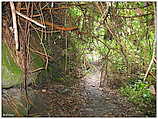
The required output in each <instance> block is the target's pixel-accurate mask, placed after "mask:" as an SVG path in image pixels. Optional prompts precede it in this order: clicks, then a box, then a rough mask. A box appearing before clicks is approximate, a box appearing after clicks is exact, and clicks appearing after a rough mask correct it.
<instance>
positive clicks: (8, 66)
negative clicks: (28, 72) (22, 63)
mask: <svg viewBox="0 0 158 119" xmlns="http://www.w3.org/2000/svg"><path fill="white" fill-rule="evenodd" d="M22 75H23V72H22V70H21V69H20V67H18V66H17V65H16V63H15V62H14V60H13V58H12V57H11V56H10V54H9V49H8V48H7V46H6V45H5V43H3V44H2V87H3V88H9V87H12V86H14V85H18V84H20V83H21V82H22V80H21V76H22Z"/></svg>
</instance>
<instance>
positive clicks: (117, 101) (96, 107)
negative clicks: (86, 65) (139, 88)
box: [80, 70, 141, 117]
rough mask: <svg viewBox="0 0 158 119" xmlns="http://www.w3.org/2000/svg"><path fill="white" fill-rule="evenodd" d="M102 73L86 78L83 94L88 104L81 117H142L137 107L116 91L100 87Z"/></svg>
mask: <svg viewBox="0 0 158 119" xmlns="http://www.w3.org/2000/svg"><path fill="white" fill-rule="evenodd" d="M99 77H100V71H99V70H96V71H94V72H93V73H91V74H89V75H87V76H86V77H84V78H83V79H82V80H83V82H82V83H83V84H82V85H83V86H84V91H83V92H82V95H84V96H83V97H86V104H85V105H84V106H83V107H82V108H81V110H80V115H81V116H84V117H122V116H123V117H133V116H137V117H138V116H141V114H139V113H138V112H136V110H135V107H134V106H133V105H132V104H130V103H128V102H127V100H126V99H125V98H123V97H121V96H120V95H118V94H117V92H116V91H114V90H110V89H109V90H107V89H106V90H104V91H103V89H101V88H100V87H99V82H100V80H99Z"/></svg>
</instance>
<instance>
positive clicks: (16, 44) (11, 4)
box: [10, 2, 20, 50]
mask: <svg viewBox="0 0 158 119" xmlns="http://www.w3.org/2000/svg"><path fill="white" fill-rule="evenodd" d="M10 7H11V12H12V18H13V32H14V39H15V46H16V50H19V48H20V47H19V46H20V45H19V38H18V30H17V20H16V11H15V6H14V3H13V2H10Z"/></svg>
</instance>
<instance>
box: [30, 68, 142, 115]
mask: <svg viewBox="0 0 158 119" xmlns="http://www.w3.org/2000/svg"><path fill="white" fill-rule="evenodd" d="M99 77H100V71H99V70H95V71H94V72H91V73H90V74H88V75H86V76H85V77H84V78H82V79H81V80H76V81H75V82H71V83H70V82H67V83H61V82H51V83H50V82H45V83H43V84H42V85H40V87H39V86H36V87H34V91H35V92H36V93H35V94H36V98H35V99H34V100H32V102H33V104H34V106H32V108H31V110H30V111H29V116H40V117H41V116H50V117H143V116H144V115H143V113H142V112H139V111H138V110H137V107H136V106H134V105H133V104H132V103H129V102H128V101H127V99H126V97H123V96H121V95H120V94H119V93H118V91H116V90H112V89H109V88H107V87H104V88H100V87H99V82H100V80H99Z"/></svg>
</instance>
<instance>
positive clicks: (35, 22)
mask: <svg viewBox="0 0 158 119" xmlns="http://www.w3.org/2000/svg"><path fill="white" fill-rule="evenodd" d="M16 14H17V15H19V16H21V17H23V18H24V19H26V20H28V21H30V22H32V23H34V24H36V25H37V26H40V27H42V28H46V26H44V25H42V24H40V23H38V22H37V21H35V20H33V19H31V18H29V17H27V16H25V15H23V14H21V13H20V12H18V11H16Z"/></svg>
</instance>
